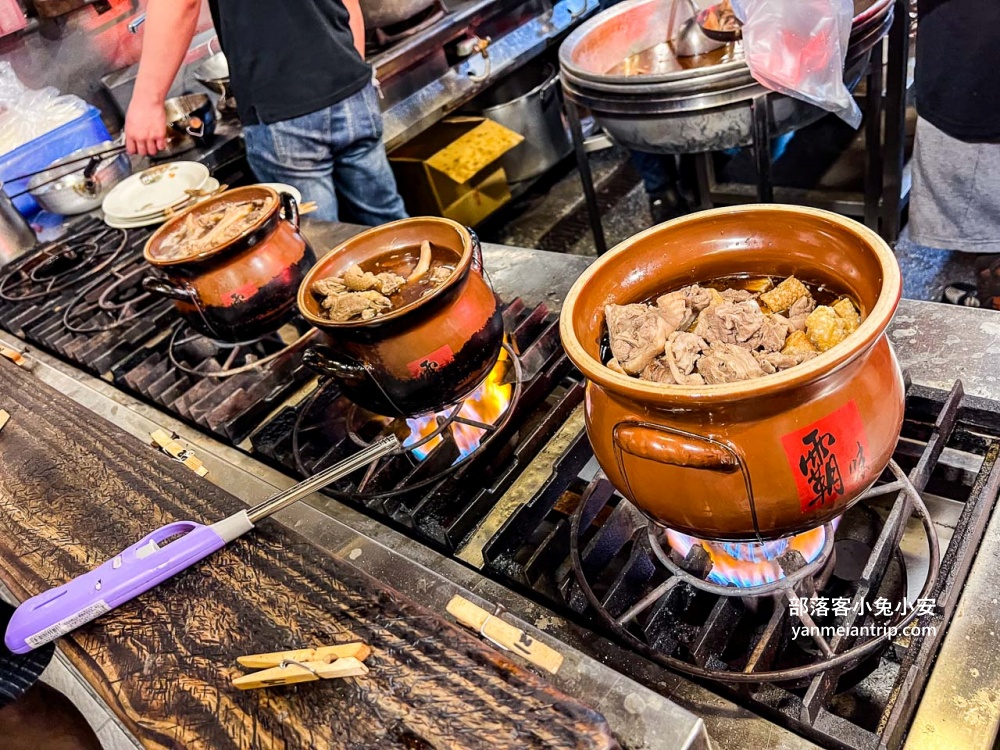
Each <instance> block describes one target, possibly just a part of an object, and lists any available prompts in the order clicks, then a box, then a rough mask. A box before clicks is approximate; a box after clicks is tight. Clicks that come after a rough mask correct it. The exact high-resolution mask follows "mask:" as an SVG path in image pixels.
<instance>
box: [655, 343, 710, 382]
mask: <svg viewBox="0 0 1000 750" xmlns="http://www.w3.org/2000/svg"><path fill="white" fill-rule="evenodd" d="M707 348H708V344H706V343H705V341H704V339H702V338H701V337H700V336H696V335H694V334H693V333H685V332H684V331H678V332H676V333H672V334H670V337H669V338H668V339H667V351H666V354H665V355H664V357H663V358H664V359H665V360H666V361H667V366H668V367H669V368H670V374H671V376H672V378H673V380H674V382H676V383H678V384H679V385H703V384H704V382H705V379H704V378H703V377H702V376H701V375H699V374H698V373H696V372H695V371H694V370H695V367H696V366H697V364H698V358H699V357H700V356H701V354H702V352H704V351H705V350H706V349H707Z"/></svg>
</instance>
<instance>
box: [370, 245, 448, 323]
mask: <svg viewBox="0 0 1000 750" xmlns="http://www.w3.org/2000/svg"><path fill="white" fill-rule="evenodd" d="M430 245H431V263H430V267H429V268H428V269H427V272H426V273H425V274H424V275H423V276H421V277H420V278H419V279H418V280H416V281H410V282H407V283H406V284H403V286H401V287H400V288H399V290H398V291H396V292H395V293H393V294H390V295H389V301H390V302H392V309H393V310H398V309H399V308H401V307H405V306H406V305H410V304H413V303H414V302H416V301H417V300H419V299H420V298H421V297H425V296H427V295H428V294H430V293H431V292H432V291H434V290H435V289H437V288H438V287H439V286H441V284H443V283H444V281H446V280H447V279H448V277H450V276H451V274H452V273H453V272H454V271H455V266H457V265H458V262H459V261H460V260H461V259H462V258H461V256H460V255H459V254H458V253H456V252H455V251H454V250H452V249H451V248H448V247H444V246H440V245H435V244H434V243H430ZM419 262H420V245H414V246H413V247H406V248H401V249H397V250H390V251H388V252H385V253H380V254H379V255H376V256H375V257H374V258H369V259H368V260H366V261H365V262H364V263H361V264H360V265H361V270H362V271H369V272H371V273H373V274H375V275H376V276H377V275H378V274H380V273H394V274H398V275H399V276H402V277H403V278H406V277H407V276H409V275H410V274H411V273H413V271H414V269H416V267H417V263H419Z"/></svg>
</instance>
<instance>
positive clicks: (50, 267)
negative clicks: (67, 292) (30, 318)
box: [0, 222, 128, 302]
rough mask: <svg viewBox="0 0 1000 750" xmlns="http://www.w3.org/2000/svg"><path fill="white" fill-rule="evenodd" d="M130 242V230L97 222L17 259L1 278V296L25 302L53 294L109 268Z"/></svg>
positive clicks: (8, 299)
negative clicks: (21, 258) (19, 259)
mask: <svg viewBox="0 0 1000 750" xmlns="http://www.w3.org/2000/svg"><path fill="white" fill-rule="evenodd" d="M127 245H128V232H126V231H125V230H123V229H114V228H112V227H108V226H105V225H104V224H103V223H100V222H97V223H95V225H94V226H91V227H88V228H86V229H83V230H81V231H79V232H77V233H75V234H73V235H71V236H69V237H65V238H63V239H60V240H57V241H56V242H53V243H52V244H50V245H48V246H46V247H43V248H42V249H41V250H39V251H38V252H37V253H32V254H31V255H28V256H26V257H25V258H24V259H23V260H21V261H16V262H15V263H14V265H13V267H11V268H10V269H9V270H8V271H7V272H6V273H5V274H4V275H3V277H2V278H0V298H3V299H5V300H7V301H9V302H22V301H25V300H33V299H39V298H41V297H48V296H54V295H56V294H58V293H59V292H61V291H63V290H64V289H67V288H69V287H71V286H75V285H77V284H80V283H81V282H85V281H87V280H88V279H91V278H93V277H94V276H96V275H97V274H100V273H102V272H103V271H104V270H105V269H107V268H109V267H110V266H111V264H112V263H114V262H115V261H116V260H118V258H119V257H121V255H122V252H123V251H124V250H125V248H126V246H127Z"/></svg>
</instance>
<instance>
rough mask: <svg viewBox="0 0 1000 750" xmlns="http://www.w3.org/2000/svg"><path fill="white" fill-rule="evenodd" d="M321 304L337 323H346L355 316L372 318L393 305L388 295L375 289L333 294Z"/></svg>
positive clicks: (366, 318) (365, 318)
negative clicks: (385, 295)
mask: <svg viewBox="0 0 1000 750" xmlns="http://www.w3.org/2000/svg"><path fill="white" fill-rule="evenodd" d="M321 304H322V305H323V307H324V308H325V309H326V314H327V317H328V318H329V319H330V320H332V321H334V322H335V323H346V322H347V321H349V320H353V319H354V318H361V319H362V320H371V319H372V318H374V317H375V316H377V315H379V314H381V313H382V311H383V310H388V309H389V308H390V307H392V303H391V302H390V301H389V299H388V298H387V297H384V296H383V295H381V294H379V293H378V292H376V291H374V290H369V291H367V292H342V293H340V294H332V295H330V296H329V297H327V298H326V299H325V300H323V302H322V303H321Z"/></svg>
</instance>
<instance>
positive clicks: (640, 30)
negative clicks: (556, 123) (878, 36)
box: [559, 0, 892, 93]
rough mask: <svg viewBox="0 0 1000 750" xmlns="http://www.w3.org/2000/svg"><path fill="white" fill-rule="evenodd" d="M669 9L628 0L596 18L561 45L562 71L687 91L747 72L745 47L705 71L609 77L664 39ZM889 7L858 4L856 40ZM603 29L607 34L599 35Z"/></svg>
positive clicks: (870, 0) (871, 0)
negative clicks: (703, 80)
mask: <svg viewBox="0 0 1000 750" xmlns="http://www.w3.org/2000/svg"><path fill="white" fill-rule="evenodd" d="M671 8H672V2H671V0H626V1H625V2H622V3H619V4H617V5H615V6H614V7H613V8H609V9H608V10H606V11H603V12H601V13H599V14H597V15H596V16H594V17H593V18H591V19H589V20H588V21H586V22H585V23H583V24H581V25H580V26H579V27H577V29H576V30H575V31H574V32H573V33H572V34H570V35H569V37H567V39H566V41H565V42H563V44H562V45H561V46H560V48H559V65H560V68H561V70H562V71H563V72H564V73H568V74H570V75H572V76H574V77H575V78H576V79H577V80H579V81H584V80H586V81H594V82H598V83H604V84H608V85H612V86H620V87H625V86H634V85H643V86H645V85H650V84H672V83H679V82H682V81H683V82H684V84H682V85H683V86H684V87H685V88H694V87H697V86H698V85H699V84H698V83H697V81H698V79H700V78H704V77H706V76H711V75H717V74H720V73H728V72H735V71H738V70H742V71H748V69H747V65H746V61H745V59H744V57H743V54H742V49H739V51H738V52H737V53H736V56H735V59H733V58H728V59H725V60H724V61H723V62H720V63H717V64H708V65H704V66H702V67H695V68H687V69H684V70H675V71H669V72H665V73H657V74H647V75H637V76H622V75H608V74H607V72H606V71H608V70H611V69H613V68H614V67H615V66H616V65H617V64H619V63H620V62H621V61H622V60H624V59H625V58H627V57H628V56H629V55H630V54H634V53H637V52H641V51H643V50H646V49H649V48H650V47H653V46H655V45H656V44H657V43H658V42H662V41H663V40H662V39H658V38H656V36H655V34H656V29H662V28H667V26H668V24H669V17H670V11H671ZM891 9H892V0H855V2H854V10H855V17H854V20H853V22H852V29H851V32H852V36H854V35H856V34H863V33H865V32H866V31H867V30H868V29H870V28H872V27H875V26H877V25H878V24H880V23H881V22H882V20H883V19H884V18H885V16H886V15H888V14H889V12H890V11H891ZM602 29H605V30H606V32H605V33H601V30H602ZM646 37H649V38H646ZM852 41H853V39H852ZM706 57H709V56H706ZM584 59H585V61H584ZM598 70H600V72H598ZM637 93H638V92H637Z"/></svg>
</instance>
